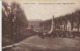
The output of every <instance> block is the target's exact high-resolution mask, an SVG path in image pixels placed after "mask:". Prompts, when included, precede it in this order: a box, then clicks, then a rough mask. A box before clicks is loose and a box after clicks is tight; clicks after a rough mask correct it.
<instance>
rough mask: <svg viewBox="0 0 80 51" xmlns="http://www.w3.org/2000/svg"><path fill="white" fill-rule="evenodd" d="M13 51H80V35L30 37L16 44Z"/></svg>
mask: <svg viewBox="0 0 80 51" xmlns="http://www.w3.org/2000/svg"><path fill="white" fill-rule="evenodd" d="M12 50H13V51H80V37H76V38H60V37H57V38H50V37H45V38H41V37H39V36H37V35H35V36H32V37H29V38H27V39H25V40H23V41H21V42H20V43H18V44H17V45H16V46H14V47H12Z"/></svg>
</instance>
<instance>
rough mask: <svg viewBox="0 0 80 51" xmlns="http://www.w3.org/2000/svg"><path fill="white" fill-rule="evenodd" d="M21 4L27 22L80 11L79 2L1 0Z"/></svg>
mask: <svg viewBox="0 0 80 51" xmlns="http://www.w3.org/2000/svg"><path fill="white" fill-rule="evenodd" d="M3 1H5V2H7V3H8V4H10V3H11V2H13V1H15V2H18V3H20V4H21V7H22V9H23V10H24V12H25V15H26V17H27V19H28V20H47V19H50V18H52V17H53V16H54V18H56V17H59V16H64V15H66V14H71V13H73V12H75V11H76V10H77V9H80V0H3Z"/></svg>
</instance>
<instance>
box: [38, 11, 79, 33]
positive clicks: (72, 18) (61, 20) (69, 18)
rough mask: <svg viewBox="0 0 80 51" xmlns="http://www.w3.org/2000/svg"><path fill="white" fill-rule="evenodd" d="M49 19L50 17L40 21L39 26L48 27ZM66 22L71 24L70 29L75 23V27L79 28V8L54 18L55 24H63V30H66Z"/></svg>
mask: <svg viewBox="0 0 80 51" xmlns="http://www.w3.org/2000/svg"><path fill="white" fill-rule="evenodd" d="M51 20H52V19H49V20H46V21H44V22H41V23H40V26H44V27H50V25H51ZM68 22H69V23H70V24H71V30H72V31H73V28H74V25H75V24H76V28H77V29H78V31H79V28H80V10H77V11H75V12H74V13H72V14H67V15H64V16H60V17H58V18H54V23H55V26H58V27H60V25H64V28H65V30H67V29H66V28H67V24H68Z"/></svg>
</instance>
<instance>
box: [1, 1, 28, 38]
mask: <svg viewBox="0 0 80 51" xmlns="http://www.w3.org/2000/svg"><path fill="white" fill-rule="evenodd" d="M27 26H28V20H27V18H26V16H25V13H24V11H23V9H22V8H21V6H20V4H19V3H16V2H12V3H11V4H10V5H9V4H7V3H6V2H2V36H3V37H8V38H12V39H13V38H17V37H19V36H20V35H21V32H22V31H23V30H24V29H25V28H27Z"/></svg>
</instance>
